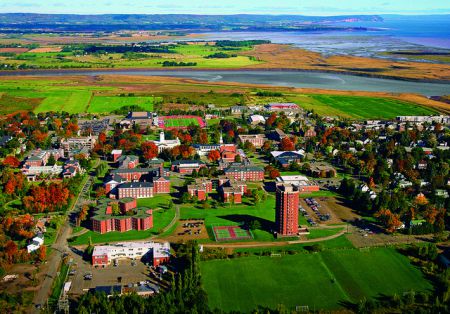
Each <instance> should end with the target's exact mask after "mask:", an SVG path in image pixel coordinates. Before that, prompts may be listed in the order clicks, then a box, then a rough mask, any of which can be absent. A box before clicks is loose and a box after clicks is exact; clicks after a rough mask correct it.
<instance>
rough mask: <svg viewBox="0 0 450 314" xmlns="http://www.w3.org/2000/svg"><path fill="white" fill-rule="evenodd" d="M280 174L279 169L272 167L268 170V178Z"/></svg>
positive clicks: (273, 177)
mask: <svg viewBox="0 0 450 314" xmlns="http://www.w3.org/2000/svg"><path fill="white" fill-rule="evenodd" d="M279 176H280V171H278V170H277V169H272V170H270V172H269V178H271V179H276V178H277V177H279Z"/></svg>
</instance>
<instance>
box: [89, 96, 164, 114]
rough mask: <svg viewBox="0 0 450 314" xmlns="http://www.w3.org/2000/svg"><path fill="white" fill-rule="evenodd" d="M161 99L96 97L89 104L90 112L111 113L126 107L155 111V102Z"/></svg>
mask: <svg viewBox="0 0 450 314" xmlns="http://www.w3.org/2000/svg"><path fill="white" fill-rule="evenodd" d="M160 99H161V98H159V97H155V98H154V97H137V96H135V97H119V96H94V97H93V98H92V100H91V102H90V104H89V108H88V110H87V111H88V112H91V113H102V112H111V111H114V110H117V109H120V108H121V107H124V106H140V107H142V108H143V109H144V110H146V111H153V104H154V101H155V100H160Z"/></svg>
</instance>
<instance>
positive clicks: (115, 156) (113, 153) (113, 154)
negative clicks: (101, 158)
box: [111, 149, 122, 163]
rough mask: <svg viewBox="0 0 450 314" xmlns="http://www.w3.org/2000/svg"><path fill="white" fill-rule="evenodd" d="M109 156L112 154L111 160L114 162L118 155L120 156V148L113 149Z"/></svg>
mask: <svg viewBox="0 0 450 314" xmlns="http://www.w3.org/2000/svg"><path fill="white" fill-rule="evenodd" d="M111 156H112V159H113V162H115V163H116V162H117V160H118V159H119V158H120V156H122V150H121V149H114V150H113V151H112V152H111Z"/></svg>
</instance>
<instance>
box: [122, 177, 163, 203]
mask: <svg viewBox="0 0 450 314" xmlns="http://www.w3.org/2000/svg"><path fill="white" fill-rule="evenodd" d="M164 193H170V181H169V179H168V178H165V177H159V178H153V181H152V182H125V183H122V184H118V185H117V198H118V199H122V198H126V197H133V198H148V197H153V196H154V195H155V194H164Z"/></svg>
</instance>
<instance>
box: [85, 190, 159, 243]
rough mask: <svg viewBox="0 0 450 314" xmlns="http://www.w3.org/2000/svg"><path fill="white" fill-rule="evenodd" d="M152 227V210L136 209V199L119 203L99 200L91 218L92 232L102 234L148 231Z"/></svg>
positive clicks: (145, 208) (127, 199) (128, 199)
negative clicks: (116, 210)
mask: <svg viewBox="0 0 450 314" xmlns="http://www.w3.org/2000/svg"><path fill="white" fill-rule="evenodd" d="M115 206H117V209H118V212H116V213H114V207H115ZM130 212H132V215H131V214H130ZM152 227H153V213H152V210H151V209H150V208H147V207H136V199H132V198H126V199H123V200H121V201H119V202H117V201H111V200H109V199H102V200H99V201H98V204H97V207H96V208H95V209H94V216H93V217H92V218H91V228H92V230H93V231H95V232H99V233H101V234H103V233H107V232H110V231H118V232H126V231H130V230H147V229H150V228H152Z"/></svg>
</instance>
